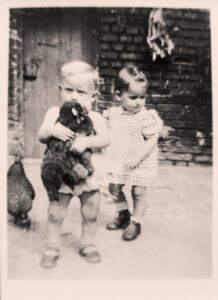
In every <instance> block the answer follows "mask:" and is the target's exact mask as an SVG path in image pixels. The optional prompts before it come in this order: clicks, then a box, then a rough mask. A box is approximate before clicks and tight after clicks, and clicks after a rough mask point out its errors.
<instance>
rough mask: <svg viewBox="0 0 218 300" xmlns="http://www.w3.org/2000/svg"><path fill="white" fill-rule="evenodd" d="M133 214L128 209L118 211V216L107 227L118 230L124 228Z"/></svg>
mask: <svg viewBox="0 0 218 300" xmlns="http://www.w3.org/2000/svg"><path fill="white" fill-rule="evenodd" d="M130 217H131V214H130V212H129V211H128V209H123V210H120V211H119V212H118V215H117V217H116V218H115V219H114V220H113V221H112V222H110V223H108V224H107V229H109V230H116V229H124V228H126V227H127V226H128V225H129V223H130Z"/></svg>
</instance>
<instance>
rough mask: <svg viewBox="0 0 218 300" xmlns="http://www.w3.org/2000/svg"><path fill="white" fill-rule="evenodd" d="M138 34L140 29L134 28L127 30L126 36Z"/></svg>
mask: <svg viewBox="0 0 218 300" xmlns="http://www.w3.org/2000/svg"><path fill="white" fill-rule="evenodd" d="M137 33H138V28H136V27H132V28H127V29H126V34H132V35H135V34H137Z"/></svg>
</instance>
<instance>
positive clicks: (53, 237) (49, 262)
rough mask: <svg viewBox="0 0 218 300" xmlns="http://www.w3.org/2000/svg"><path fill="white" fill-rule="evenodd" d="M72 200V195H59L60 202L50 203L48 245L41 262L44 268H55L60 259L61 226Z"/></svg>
mask: <svg viewBox="0 0 218 300" xmlns="http://www.w3.org/2000/svg"><path fill="white" fill-rule="evenodd" d="M71 198H72V195H71V194H62V193H59V201H50V202H49V206H48V229H47V244H46V250H45V252H44V254H43V257H42V260H41V266H42V267H45V268H52V267H54V266H55V264H56V260H57V259H58V257H59V247H60V233H61V225H62V223H63V220H64V218H65V216H66V213H67V207H68V205H69V202H70V200H71Z"/></svg>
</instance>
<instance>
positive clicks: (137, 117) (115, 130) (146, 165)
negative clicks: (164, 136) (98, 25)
mask: <svg viewBox="0 0 218 300" xmlns="http://www.w3.org/2000/svg"><path fill="white" fill-rule="evenodd" d="M103 116H104V117H105V119H106V123H107V125H108V128H109V130H110V137H111V144H110V145H109V146H108V147H107V148H106V149H105V156H106V158H107V160H108V161H110V166H111V170H110V171H109V172H108V174H109V181H110V182H111V183H116V184H127V185H137V186H148V185H149V184H150V180H151V179H152V177H154V176H155V174H156V171H157V162H158V149H157V145H156V146H155V147H154V148H153V150H152V151H151V153H150V154H149V155H148V156H147V157H146V158H145V159H144V160H143V161H141V162H140V164H139V165H138V166H136V167H135V168H134V169H127V168H124V163H125V162H127V161H128V159H129V158H130V157H134V155H135V154H136V153H137V152H138V151H139V150H140V149H141V148H142V147H143V145H144V144H145V141H146V139H148V138H149V137H151V136H154V135H158V133H159V132H160V131H161V129H162V124H163V122H162V120H161V119H160V118H159V116H158V114H157V112H156V111H155V110H146V108H144V107H143V108H142V109H141V110H140V111H139V112H138V113H136V114H132V113H129V112H127V111H124V110H123V109H122V107H112V108H110V109H108V110H105V111H104V113H103Z"/></svg>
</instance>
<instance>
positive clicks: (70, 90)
mask: <svg viewBox="0 0 218 300" xmlns="http://www.w3.org/2000/svg"><path fill="white" fill-rule="evenodd" d="M64 90H65V92H66V93H68V94H70V93H72V92H73V90H72V89H70V88H65V89H64Z"/></svg>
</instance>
